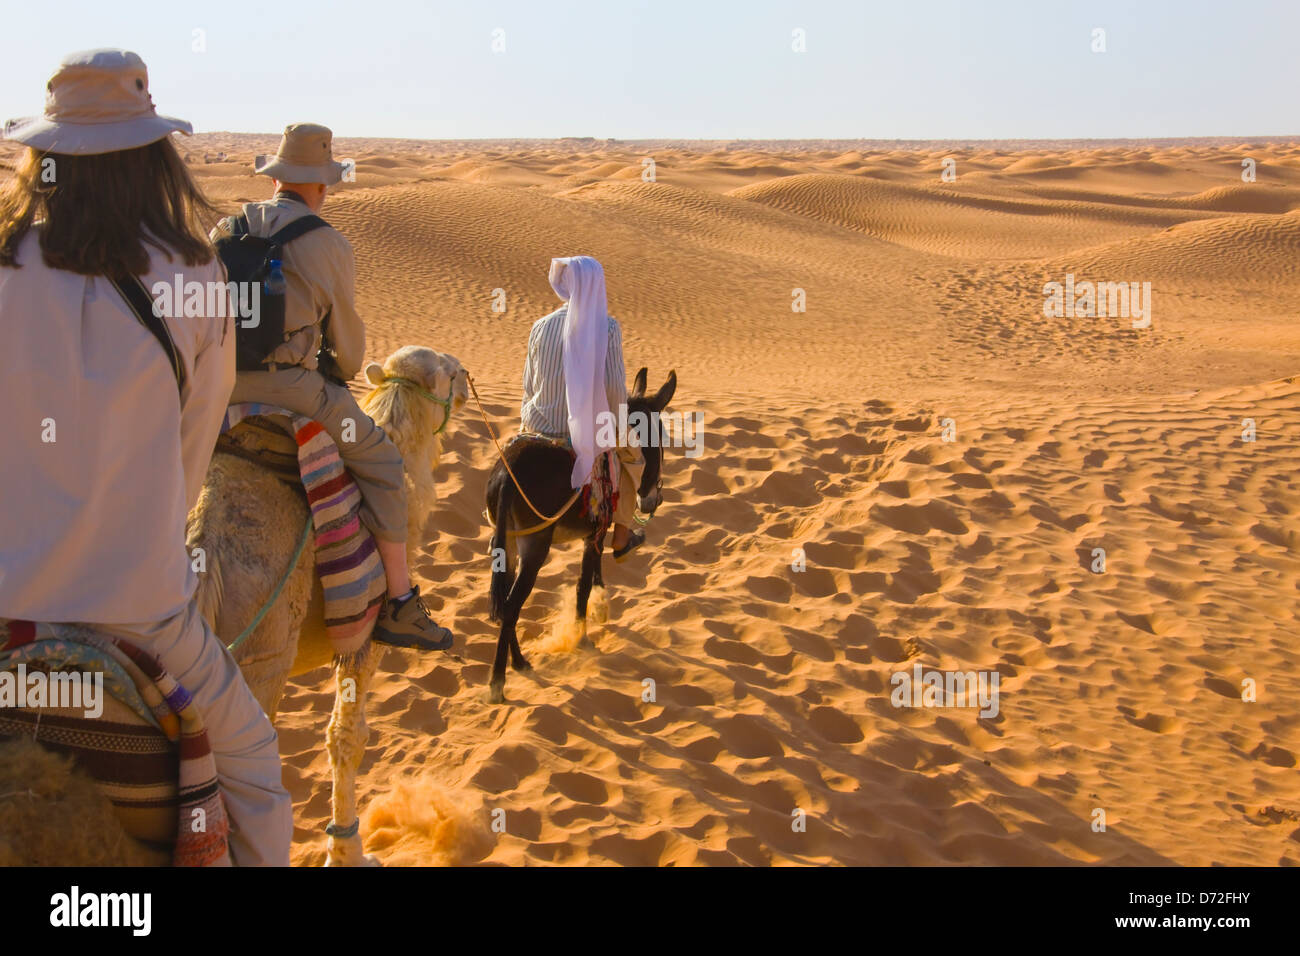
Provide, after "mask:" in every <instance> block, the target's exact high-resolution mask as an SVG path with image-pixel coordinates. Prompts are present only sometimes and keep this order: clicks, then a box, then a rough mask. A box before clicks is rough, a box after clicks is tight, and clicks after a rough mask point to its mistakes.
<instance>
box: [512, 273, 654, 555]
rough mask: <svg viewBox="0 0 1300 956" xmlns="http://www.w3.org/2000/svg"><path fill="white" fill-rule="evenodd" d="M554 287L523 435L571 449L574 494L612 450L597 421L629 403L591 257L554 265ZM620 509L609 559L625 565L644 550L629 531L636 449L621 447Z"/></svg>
mask: <svg viewBox="0 0 1300 956" xmlns="http://www.w3.org/2000/svg"><path fill="white" fill-rule="evenodd" d="M550 281H551V288H552V289H554V290H555V294H556V295H558V296H559V297H560V298H561V299H564V300H565V303H564V305H562V306H560V307H559V308H558V309H556V310H555V311H554V312H552V313H551V314H550V315H546V316H543V317H542V318H540V319H538V320H537V321H536V322H535V323H533V328H532V331H531V332H530V333H529V335H528V358H527V360H526V361H525V363H524V397H523V402H522V403H521V405H520V419H521V421H520V430H521V433H528V432H532V433H535V434H540V435H544V436H546V437H548V438H555V439H562V440H566V441H568V442H569V443H570V444H571V445H572V448H573V453H574V461H573V471H572V473H571V474H570V476H569V481H570V484H571V486H572V487H573V488H575V489H577V488H581V487H582V486H583V485H584V484H586V483H587V482H588V481H593V480H595V479H596V478H597V476H595V475H593V469H594V468H595V467H596V466H597V465H598V457H599V456H600V455H602V453H604V452H607V451H610V450H612V449H611V448H609V447H604V446H603V443H602V442H601V441H600V439H601V438H602V437H603V433H604V431H605V430H604V429H602V428H601V423H602V422H607V421H611V420H618V418H619V417H620V416H619V411H618V410H619V408H620V407H622V406H624V405H626V404H627V380H626V372H625V371H624V368H623V329H622V327H621V326H620V325H619V323H618V320H617V319H616V318H614V317H613V316H612V315H610V314H609V312H608V303H607V300H606V296H605V270H604V269H602V268H601V265H600V263H599V262H597V261H596V260H595V259H593V258H592V257H591V256H572V257H569V258H562V259H552V260H551V272H550ZM617 455H618V461H619V466H620V467H619V477H618V493H617V503H616V505H615V507H614V508H613V515H612V518H613V525H614V537H613V540H612V541H611V546H612V547H613V551H614V560H616V561H620V562H621V561H623V560H624V559H625V558H626V557H627V556H628V555H629V554H631V552H632V551H633V550H635V549H636V548H638V547H640V546H641V545H642V544H644V543H645V532H643V531H641V530H640V529H637V530H635V531H632V530H630V527H629V526H630V525H631V523H632V521H633V519H634V516H635V514H636V500H637V499H636V494H637V488H638V486H639V485H640V483H641V473H642V470H643V469H644V468H645V459H644V457H643V456H642V454H641V451H640V450H639V449H638V448H636V447H635V446H628V445H625V444H620V445H619V446H618V449H617Z"/></svg>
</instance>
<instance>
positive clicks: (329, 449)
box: [217, 402, 387, 654]
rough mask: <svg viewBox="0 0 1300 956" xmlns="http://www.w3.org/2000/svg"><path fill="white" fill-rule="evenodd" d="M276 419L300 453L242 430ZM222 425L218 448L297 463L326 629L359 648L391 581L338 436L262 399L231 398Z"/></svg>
mask: <svg viewBox="0 0 1300 956" xmlns="http://www.w3.org/2000/svg"><path fill="white" fill-rule="evenodd" d="M265 416H273V417H272V418H269V419H268V418H266V417H265ZM277 420H279V421H284V420H287V425H286V426H285V428H286V429H287V431H288V433H289V434H290V435H291V436H292V438H293V441H294V444H295V446H296V461H295V460H294V459H290V458H288V456H287V454H286V453H285V452H284V451H278V450H277V449H275V448H274V444H275V443H274V442H261V441H259V442H249V441H241V440H240V438H239V434H238V433H239V432H240V431H244V430H247V429H249V428H258V427H261V428H262V429H263V430H265V429H266V423H267V422H270V421H277ZM221 430H222V433H223V435H222V439H221V440H220V441H219V442H218V444H217V450H218V451H222V452H228V453H230V454H235V455H239V456H240V457H244V458H250V459H251V460H254V461H256V462H258V464H261V465H264V466H266V467H267V468H269V469H270V470H271V471H273V472H275V473H276V474H277V476H279V477H281V478H289V476H290V475H291V474H292V469H294V467H295V466H296V473H297V477H298V479H299V480H300V481H301V483H302V487H303V489H304V490H305V492H306V494H307V505H308V507H309V508H310V509H311V523H312V528H313V530H314V532H315V543H316V573H317V574H318V576H319V577H320V582H321V589H322V590H323V591H324V592H325V630H326V633H327V634H328V635H329V638H330V641H331V643H332V644H333V647H334V652H335V653H336V654H351V653H354V652H356V651H357V650H359V649H360V648H361V647H362V646H363V645H364V644H365V641H366V638H367V637H369V636H370V631H371V629H372V627H373V625H374V622H375V621H376V619H377V618H378V617H379V609H380V607H381V606H382V605H383V601H384V595H385V593H386V592H387V583H386V581H385V578H384V566H383V563H382V562H381V561H380V559H379V551H378V549H377V548H376V546H375V539H374V536H373V535H372V534H371V533H370V531H369V529H367V528H366V526H365V525H364V524H362V522H361V491H360V489H358V488H357V484H356V482H355V481H353V480H352V476H351V475H349V474H348V471H347V468H346V467H345V466H344V463H343V458H342V456H341V455H340V454H339V450H338V446H337V445H335V444H334V439H332V438H331V437H330V435H329V433H328V432H327V431H325V428H324V426H322V425H321V424H320V422H317V421H313V420H312V419H310V418H306V417H305V416H302V415H297V414H295V413H293V412H290V411H287V410H286V409H283V408H277V407H276V406H274V405H264V404H262V403H260V402H243V403H240V404H237V405H231V406H230V407H229V408H228V409H226V419H225V422H224V423H223V424H222V428H221ZM254 446H256V447H254Z"/></svg>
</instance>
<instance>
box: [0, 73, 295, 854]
mask: <svg viewBox="0 0 1300 956" xmlns="http://www.w3.org/2000/svg"><path fill="white" fill-rule="evenodd" d="M173 132H182V133H186V134H188V133H189V132H190V125H189V124H188V123H186V122H184V121H183V120H176V119H171V118H169V117H164V116H159V115H158V114H157V113H156V112H155V110H154V106H153V101H152V99H151V98H150V96H149V89H148V75H147V72H146V69H145V65H144V63H143V62H142V61H141V59H140V58H139V57H138V56H137V55H136V54H134V53H129V52H126V51H123V50H93V51H89V52H86V53H79V54H74V55H72V56H69V57H67V58H65V59H64V61H63V62H62V63H61V64H60V65H59V68H58V70H57V71H56V72H55V74H54V76H53V77H52V78H51V80H50V81H49V83H48V84H47V86H46V102H45V112H44V115H42V116H40V117H36V118H34V119H29V120H18V121H11V122H10V123H8V124H7V125H6V127H5V131H4V136H5V138H6V139H9V140H14V141H17V142H19V143H22V144H24V145H26V146H27V150H26V153H25V154H24V155H23V156H22V157H21V158H20V159H19V161H18V164H17V167H16V169H15V174H14V176H13V178H12V179H11V181H10V182H9V183H8V185H7V188H6V189H5V191H4V192H3V195H0V330H2V332H3V339H2V341H3V345H2V346H0V446H2V447H3V449H4V451H3V454H0V497H3V499H4V500H3V503H2V504H0V619H8V620H13V621H30V622H35V623H36V625H37V626H39V625H40V624H41V623H42V622H44V623H47V624H51V625H54V624H65V623H75V624H81V625H89V626H91V627H92V628H93V629H94V630H96V631H98V632H100V633H104V634H108V635H110V636H114V637H120V638H124V639H126V640H128V641H130V642H132V643H134V644H136V645H137V646H139V647H141V648H143V649H145V650H147V651H149V652H151V653H153V654H155V655H157V656H158V658H159V659H160V660H161V662H162V664H163V667H165V668H166V669H167V670H168V671H169V672H170V673H171V674H172V675H173V676H174V677H175V678H176V679H177V680H179V681H180V683H181V684H182V685H183V686H184V687H185V688H186V689H187V690H188V691H189V692H190V694H191V695H192V696H193V698H194V702H195V704H196V705H197V706H198V708H199V710H200V712H201V714H202V717H203V720H204V723H205V725H206V728H207V733H208V738H209V743H210V745H211V748H212V751H213V755H214V757H215V758H216V768H217V775H218V782H219V784H220V788H221V792H222V796H223V798H224V802H225V806H226V813H227V815H228V818H229V822H230V830H231V832H230V837H229V859H230V860H232V861H233V862H234V863H235V864H237V865H252V864H272V865H288V861H289V843H290V839H291V837H292V829H293V821H292V804H291V801H290V799H289V795H288V793H287V792H286V791H285V790H284V787H283V785H282V783H281V779H280V757H279V751H278V746H277V741H276V736H275V731H274V729H273V728H272V726H271V723H270V721H269V720H268V719H267V717H266V715H265V714H264V713H263V712H262V710H261V708H260V707H259V706H258V704H257V701H256V700H255V699H254V697H253V695H252V693H251V692H250V691H249V689H248V686H247V684H246V683H245V682H244V679H243V676H242V675H241V674H240V672H239V669H238V667H237V666H236V665H235V662H234V659H233V658H232V657H231V655H230V654H229V652H227V651H226V649H225V647H223V646H222V645H221V643H220V641H219V640H218V639H217V638H216V637H215V636H214V635H213V633H212V631H211V630H210V629H209V628H208V626H207V625H206V623H205V622H204V621H203V618H202V616H201V615H200V614H199V612H198V609H197V607H196V604H195V601H194V593H195V586H196V577H195V571H194V569H193V567H192V564H194V563H197V562H195V560H194V557H193V556H191V555H190V554H188V553H187V552H186V548H185V520H186V515H187V513H188V512H189V510H190V508H191V507H192V506H193V505H194V503H195V501H196V500H197V498H198V495H199V491H200V489H201V488H202V485H203V479H204V475H205V474H206V472H207V468H208V462H209V460H210V458H211V456H212V450H213V447H214V444H215V442H216V438H217V435H218V433H219V431H220V428H221V422H222V418H223V416H224V413H225V408H226V404H227V399H228V398H229V396H230V391H231V388H232V386H233V384H234V377H235V361H234V359H235V347H234V346H235V343H234V328H233V321H232V317H233V308H232V305H231V301H230V297H229V295H228V294H227V289H226V287H225V285H224V283H225V278H226V277H225V271H224V269H223V268H222V266H221V264H220V260H218V259H217V258H216V256H215V253H214V251H213V249H212V247H211V245H210V244H209V242H208V240H207V228H206V227H207V226H208V225H209V224H210V222H211V221H212V220H214V219H215V215H214V213H215V210H214V209H213V207H212V206H211V205H210V204H209V202H208V201H207V200H206V199H205V198H204V196H203V194H202V193H201V192H200V191H199V189H198V187H197V186H196V185H195V183H194V182H193V180H192V179H191V177H190V175H189V171H188V170H187V169H186V167H185V163H184V162H183V161H182V159H181V157H180V155H179V154H178V153H177V151H176V148H175V146H174V145H173V144H172V141H171V138H170V137H171V134H172V133H173ZM195 283H197V284H198V285H197V286H195V285H194V284H195ZM195 288H198V289H200V290H202V294H200V295H197V296H195V295H191V294H189V293H190V291H191V290H193V289H195ZM132 289H138V290H139V295H153V294H154V293H153V292H150V291H148V290H165V289H177V290H185V292H186V294H185V295H184V296H171V295H168V296H161V295H158V296H157V298H156V299H153V300H150V299H148V298H146V299H144V300H141V299H140V298H138V297H137V299H136V305H135V306H133V305H132V304H131V301H130V296H131V292H130V290H132ZM142 301H143V302H144V303H145V306H144V307H143V308H141V307H140V304H141V302H142ZM164 301H166V302H168V303H170V307H162V303H163V302H164ZM149 306H153V308H152V310H150V308H149ZM150 311H152V313H153V314H152V315H151V314H150ZM160 313H161V314H160ZM221 858H222V859H226V854H225V853H221Z"/></svg>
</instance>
